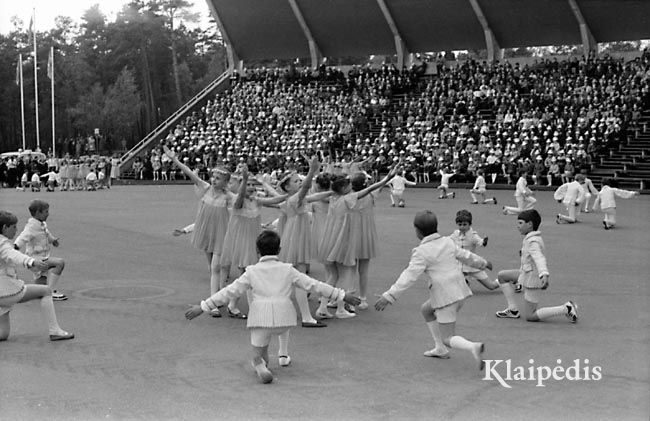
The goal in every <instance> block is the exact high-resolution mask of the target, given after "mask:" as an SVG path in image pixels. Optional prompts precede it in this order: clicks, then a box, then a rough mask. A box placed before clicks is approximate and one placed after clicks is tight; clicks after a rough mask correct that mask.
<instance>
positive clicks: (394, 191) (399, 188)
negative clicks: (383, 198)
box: [388, 171, 416, 208]
mask: <svg viewBox="0 0 650 421" xmlns="http://www.w3.org/2000/svg"><path fill="white" fill-rule="evenodd" d="M405 174H406V171H402V172H401V173H400V174H397V175H396V176H395V177H393V179H392V180H390V181H389V182H388V184H390V203H391V206H393V207H395V203H397V206H399V207H400V208H403V207H404V204H405V202H404V190H405V189H406V186H415V184H416V183H415V182H414V181H408V180H407V179H406V178H404V175H405Z"/></svg>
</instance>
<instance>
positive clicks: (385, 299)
mask: <svg viewBox="0 0 650 421" xmlns="http://www.w3.org/2000/svg"><path fill="white" fill-rule="evenodd" d="M413 226H414V227H415V234H416V236H417V237H418V239H420V240H421V242H420V245H419V246H417V247H416V248H414V249H413V252H412V254H411V260H410V262H409V265H408V267H407V268H406V269H404V271H403V272H402V274H401V275H400V276H399V278H398V279H397V281H395V283H394V284H393V285H392V286H391V287H390V289H388V291H386V292H384V293H383V294H382V295H381V296H380V297H379V299H378V300H377V302H376V303H375V309H376V310H378V311H382V310H384V309H385V308H386V306H387V305H388V304H393V303H395V301H397V299H398V298H399V297H400V295H402V294H403V293H404V292H405V291H406V290H407V289H408V288H409V287H410V286H411V285H413V284H414V283H415V282H416V281H417V280H418V279H419V278H420V275H422V274H423V273H426V274H427V278H428V284H429V299H428V300H427V301H426V302H425V303H424V304H422V307H421V308H420V311H421V313H422V316H423V317H424V321H425V322H426V324H427V327H428V328H429V331H430V332H431V336H432V337H433V340H434V342H435V348H433V349H431V350H429V351H426V352H425V353H424V356H426V357H434V358H445V359H446V358H449V349H448V348H447V347H451V348H459V349H464V350H466V351H469V352H471V353H472V355H473V356H474V358H475V359H476V361H477V362H478V363H479V369H481V370H482V369H483V367H484V364H485V363H484V361H483V358H482V355H483V351H484V350H485V346H484V344H483V343H482V342H471V341H468V340H467V339H465V338H464V337H462V336H460V335H456V333H455V330H456V315H457V313H458V311H459V310H460V308H461V307H462V306H463V302H464V301H465V299H466V298H467V297H469V296H471V295H472V291H471V290H470V289H469V287H468V286H467V283H465V277H464V276H463V272H462V271H461V265H460V264H459V261H460V262H462V263H463V264H467V265H470V266H472V267H475V268H477V269H480V270H483V269H490V270H492V263H490V262H488V261H487V260H485V259H483V258H482V257H481V256H477V255H476V254H474V253H472V252H470V251H469V250H463V249H461V248H460V247H458V246H457V245H456V244H454V241H453V240H452V239H451V238H449V237H443V236H441V235H440V234H438V219H437V218H436V215H435V214H434V213H433V212H431V211H428V210H427V211H422V212H418V214H417V215H415V219H414V220H413Z"/></svg>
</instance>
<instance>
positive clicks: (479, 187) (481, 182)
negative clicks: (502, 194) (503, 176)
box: [469, 169, 497, 205]
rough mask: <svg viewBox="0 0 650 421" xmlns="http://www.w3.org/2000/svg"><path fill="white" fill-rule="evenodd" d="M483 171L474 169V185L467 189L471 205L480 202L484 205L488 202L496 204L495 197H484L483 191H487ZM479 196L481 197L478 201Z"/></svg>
mask: <svg viewBox="0 0 650 421" xmlns="http://www.w3.org/2000/svg"><path fill="white" fill-rule="evenodd" d="M483 174H484V171H483V170H482V169H479V170H478V171H476V180H475V181H474V187H472V189H471V190H470V191H469V194H470V195H471V196H472V205H477V204H479V203H482V204H484V205H486V204H488V203H494V204H495V205H496V204H497V198H496V197H491V198H489V199H486V198H485V192H486V191H487V183H486V182H485V177H484V176H483ZM479 198H480V199H481V200H480V201H479Z"/></svg>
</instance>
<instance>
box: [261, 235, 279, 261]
mask: <svg viewBox="0 0 650 421" xmlns="http://www.w3.org/2000/svg"><path fill="white" fill-rule="evenodd" d="M255 245H256V246H257V252H258V253H259V254H260V256H275V255H277V254H278V253H280V236H279V235H278V233H277V232H275V231H271V230H265V231H262V232H261V233H260V235H258V236H257V240H256V241H255Z"/></svg>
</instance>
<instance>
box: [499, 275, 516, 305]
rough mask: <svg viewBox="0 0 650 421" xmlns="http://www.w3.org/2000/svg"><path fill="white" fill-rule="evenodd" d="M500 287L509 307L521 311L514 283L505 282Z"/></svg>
mask: <svg viewBox="0 0 650 421" xmlns="http://www.w3.org/2000/svg"><path fill="white" fill-rule="evenodd" d="M499 288H501V291H502V292H503V296H504V297H506V301H507V302H508V308H509V309H510V310H512V311H519V307H517V302H516V301H515V289H514V287H513V286H512V284H511V283H510V282H505V283H503V284H500V285H499Z"/></svg>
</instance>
